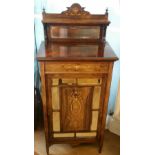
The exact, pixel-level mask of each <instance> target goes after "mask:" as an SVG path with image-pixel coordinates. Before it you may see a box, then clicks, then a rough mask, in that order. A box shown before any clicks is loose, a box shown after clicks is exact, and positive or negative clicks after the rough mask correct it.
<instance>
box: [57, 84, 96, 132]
mask: <svg viewBox="0 0 155 155" xmlns="http://www.w3.org/2000/svg"><path fill="white" fill-rule="evenodd" d="M60 94H61V99H62V100H61V131H62V132H66V131H86V130H90V124H91V118H92V117H91V108H92V96H93V95H92V94H93V87H78V86H72V87H69V86H66V87H62V88H60Z"/></svg>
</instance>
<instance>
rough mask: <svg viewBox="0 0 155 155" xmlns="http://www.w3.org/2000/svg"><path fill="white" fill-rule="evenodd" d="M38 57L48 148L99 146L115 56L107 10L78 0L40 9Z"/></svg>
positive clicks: (101, 143)
mask: <svg viewBox="0 0 155 155" xmlns="http://www.w3.org/2000/svg"><path fill="white" fill-rule="evenodd" d="M42 22H43V26H44V32H45V33H44V34H45V42H42V44H41V46H40V49H39V52H38V55H37V59H38V61H39V62H40V73H41V89H42V100H43V110H44V128H45V138H46V149H47V154H49V147H50V146H51V145H52V144H58V143H70V144H80V143H95V142H96V143H98V145H99V152H101V150H102V145H103V139H104V128H105V121H106V114H107V106H108V98H109V92H110V83H111V78H112V69H113V64H114V61H116V60H118V58H117V56H116V55H115V54H114V52H113V50H112V49H111V47H110V45H109V44H108V43H107V42H106V40H105V37H106V29H107V26H108V25H109V23H110V22H109V20H108V12H107V10H106V13H105V14H103V15H92V14H90V13H89V12H87V11H85V10H84V8H83V7H81V6H80V5H79V4H76V3H75V4H73V5H72V6H71V7H68V9H67V11H63V12H62V13H61V14H48V13H45V11H44V12H43V21H42Z"/></svg>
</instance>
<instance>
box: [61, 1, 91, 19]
mask: <svg viewBox="0 0 155 155" xmlns="http://www.w3.org/2000/svg"><path fill="white" fill-rule="evenodd" d="M84 9H85V7H81V5H80V4H78V3H74V4H72V5H71V7H67V10H66V11H63V12H62V13H61V14H64V15H66V16H86V15H90V13H89V12H88V11H85V10H84Z"/></svg>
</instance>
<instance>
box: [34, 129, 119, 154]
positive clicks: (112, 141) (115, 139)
mask: <svg viewBox="0 0 155 155" xmlns="http://www.w3.org/2000/svg"><path fill="white" fill-rule="evenodd" d="M34 151H35V153H34V155H46V150H45V137H44V132H43V130H36V131H35V132H34ZM119 154H120V137H119V136H117V135H115V134H113V133H111V132H109V131H108V130H106V132H105V139H104V145H103V149H102V153H101V154H99V153H98V147H97V145H96V144H81V145H78V146H74V147H73V146H71V145H68V144H59V145H52V146H51V147H50V155H119Z"/></svg>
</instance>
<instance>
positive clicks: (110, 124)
mask: <svg viewBox="0 0 155 155" xmlns="http://www.w3.org/2000/svg"><path fill="white" fill-rule="evenodd" d="M106 129H108V130H109V131H110V132H112V133H114V134H116V135H119V136H120V120H118V119H117V118H115V117H113V116H110V115H107V119H106Z"/></svg>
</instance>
